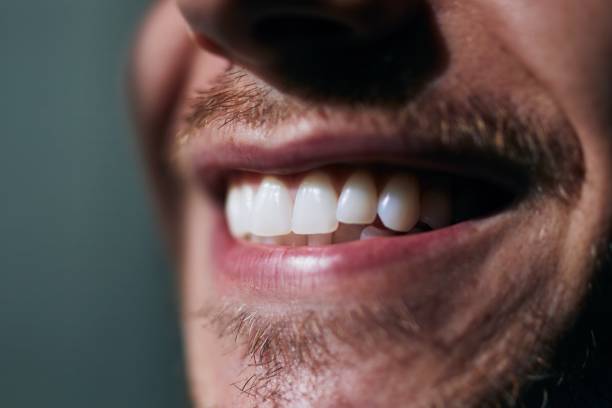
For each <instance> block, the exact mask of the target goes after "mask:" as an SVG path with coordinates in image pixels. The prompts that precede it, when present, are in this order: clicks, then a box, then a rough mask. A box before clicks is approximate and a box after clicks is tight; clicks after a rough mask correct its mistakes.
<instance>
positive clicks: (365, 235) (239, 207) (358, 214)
mask: <svg viewBox="0 0 612 408" xmlns="http://www.w3.org/2000/svg"><path fill="white" fill-rule="evenodd" d="M383 187H384V188H383V189H382V191H381V194H380V196H378V194H377V185H376V184H375V182H374V177H373V176H372V175H371V174H370V173H368V172H366V171H361V170H360V171H356V172H354V173H353V174H351V175H350V177H349V178H348V179H347V180H346V182H345V183H344V186H343V188H342V191H341V193H340V197H339V198H338V195H337V193H336V190H335V188H334V184H333V182H332V179H331V177H330V176H329V175H328V174H327V173H325V172H321V171H316V172H311V173H310V174H308V175H306V177H304V179H303V180H302V182H301V183H300V185H299V187H298V188H297V191H296V192H295V200H294V199H293V198H292V196H293V188H294V187H291V188H292V190H291V192H290V190H289V187H288V186H287V185H285V183H284V182H283V181H281V180H280V179H279V178H277V177H273V176H267V177H264V178H263V180H261V183H260V185H259V187H256V186H255V185H254V184H251V183H250V182H248V183H238V184H232V185H230V188H229V190H228V193H227V198H226V203H225V213H226V218H227V224H228V227H229V230H230V232H231V234H232V235H233V236H235V237H238V238H244V239H247V240H251V241H253V242H256V243H260V244H267V245H283V246H289V247H299V246H306V245H308V246H323V245H330V244H332V243H342V242H350V241H356V240H359V239H370V238H374V237H387V236H394V235H397V234H398V233H400V232H401V233H406V232H408V233H418V232H421V230H420V229H418V228H415V226H416V225H417V222H418V221H419V220H420V221H421V222H423V223H425V224H427V225H428V226H429V227H431V228H432V229H437V228H442V227H445V226H447V225H449V224H450V223H451V221H452V213H451V211H452V201H451V197H450V193H449V192H448V191H447V190H446V189H445V188H444V187H440V186H437V187H430V188H427V189H424V190H423V191H422V192H421V191H420V186H419V180H418V179H417V178H416V177H415V176H414V175H412V174H405V173H399V174H395V175H393V176H392V177H391V178H389V179H388V180H387V182H386V183H385V184H384V186H383ZM377 215H378V218H380V220H381V222H382V224H383V225H384V227H382V226H380V227H374V225H373V224H374V223H375V222H376V218H377ZM385 227H386V228H385Z"/></svg>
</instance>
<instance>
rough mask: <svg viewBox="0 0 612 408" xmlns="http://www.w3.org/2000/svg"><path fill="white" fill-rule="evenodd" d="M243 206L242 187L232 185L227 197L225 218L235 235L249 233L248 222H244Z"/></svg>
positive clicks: (239, 235)
mask: <svg viewBox="0 0 612 408" xmlns="http://www.w3.org/2000/svg"><path fill="white" fill-rule="evenodd" d="M241 207H242V187H241V186H238V185H232V186H231V187H230V188H229V191H228V193H227V198H226V199H225V219H226V220H227V225H228V227H229V230H230V233H231V234H232V236H234V237H242V236H244V235H246V234H247V233H248V228H246V227H248V224H247V225H245V223H244V214H243V213H242V211H241Z"/></svg>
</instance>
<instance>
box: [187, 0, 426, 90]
mask: <svg viewBox="0 0 612 408" xmlns="http://www.w3.org/2000/svg"><path fill="white" fill-rule="evenodd" d="M178 3H179V7H180V9H181V11H182V13H183V15H184V16H185V18H186V20H187V21H188V23H189V24H190V26H191V28H192V30H193V31H194V33H195V35H196V38H198V40H199V41H198V42H199V43H200V45H202V46H203V47H204V48H206V49H207V50H208V51H212V52H214V53H217V54H221V55H223V56H224V57H226V58H228V59H229V60H231V61H233V62H235V63H236V64H238V65H241V66H243V67H245V68H247V69H248V70H250V71H251V72H253V73H255V74H256V75H257V76H259V77H260V78H263V79H264V80H267V81H268V82H269V83H272V84H273V85H276V86H277V87H282V86H283V85H287V84H291V83H294V84H295V83H297V82H300V83H305V82H308V83H309V84H311V85H312V84H316V83H321V84H323V85H322V86H324V87H325V85H324V83H327V84H329V83H334V84H336V85H337V84H338V81H340V82H342V81H343V79H345V76H346V71H347V70H348V71H350V74H349V76H351V75H355V72H362V73H363V72H366V71H368V70H367V69H364V62H365V61H366V60H367V58H368V56H371V54H376V53H378V55H377V59H376V60H374V61H372V63H373V64H377V65H379V64H383V65H384V62H383V61H384V60H385V59H386V61H387V62H388V60H389V55H392V54H394V53H386V54H387V55H383V53H385V51H384V50H385V49H386V48H385V47H386V46H387V45H388V44H389V43H391V42H393V41H394V40H397V39H398V37H400V36H399V35H397V33H398V32H400V31H402V30H403V29H405V28H406V27H407V26H410V27H411V28H410V30H411V31H412V32H411V33H408V34H409V35H410V36H409V37H408V38H405V37H404V38H403V39H402V40H401V41H403V43H404V44H409V43H413V44H417V43H419V41H420V42H421V43H419V44H418V48H419V50H418V51H419V52H421V51H423V50H422V48H424V47H423V44H422V42H423V41H427V40H425V39H424V38H422V36H421V34H422V32H423V30H422V28H423V24H422V23H423V22H422V21H416V20H417V19H415V17H416V16H417V15H419V14H422V11H423V7H422V6H423V3H424V2H423V1H417V0H179V1H178ZM417 26H418V27H419V28H418V29H415V27H417ZM417 31H418V34H419V36H417V37H418V38H416V37H415V36H414V35H413V34H414V33H415V32H417ZM395 44H397V41H395ZM408 48H409V47H408ZM406 51H408V52H410V50H409V49H408V50H406ZM378 57H379V58H378ZM420 57H421V58H422V56H420ZM421 62H422V61H421ZM366 65H367V63H366ZM353 85H354V84H353Z"/></svg>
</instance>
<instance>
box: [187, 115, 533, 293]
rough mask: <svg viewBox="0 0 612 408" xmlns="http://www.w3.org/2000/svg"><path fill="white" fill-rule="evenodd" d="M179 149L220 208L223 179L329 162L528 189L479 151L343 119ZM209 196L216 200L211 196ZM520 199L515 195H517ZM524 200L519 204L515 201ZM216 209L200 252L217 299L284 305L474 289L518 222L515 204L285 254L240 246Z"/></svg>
mask: <svg viewBox="0 0 612 408" xmlns="http://www.w3.org/2000/svg"><path fill="white" fill-rule="evenodd" d="M198 132H199V134H198V135H196V137H193V138H192V139H191V140H190V143H186V144H184V146H186V147H187V148H186V149H185V150H183V151H184V152H185V153H186V155H187V160H188V166H190V168H191V169H192V170H193V171H195V179H196V182H197V183H203V184H204V186H205V187H206V189H207V191H209V192H213V195H216V196H217V197H218V198H220V200H218V203H220V202H221V200H222V197H223V195H224V190H223V189H224V186H225V185H226V183H225V181H226V179H227V176H229V175H230V174H231V173H233V172H237V171H248V172H261V173H267V174H290V173H296V172H300V171H305V170H308V169H312V168H316V167H322V166H325V165H327V164H335V163H351V164H352V163H358V162H360V161H368V162H387V163H389V162H391V163H394V164H402V165H405V166H413V167H415V168H418V169H419V170H420V169H424V170H432V171H442V172H449V173H455V174H461V175H466V176H475V175H477V176H478V177H479V178H480V179H484V180H488V181H490V182H495V183H497V185H501V187H504V188H506V189H508V190H510V191H514V192H517V191H518V192H522V189H524V188H525V186H526V185H527V184H529V182H528V181H526V180H527V179H528V176H527V175H531V174H530V173H529V172H528V171H527V170H525V169H523V168H522V167H521V163H520V162H511V161H509V160H508V159H506V158H503V157H501V155H500V154H496V153H495V152H493V151H487V150H486V149H483V147H482V146H475V145H470V144H467V145H465V146H464V145H460V146H446V145H444V144H443V143H440V142H439V140H437V139H435V138H432V137H428V136H427V135H422V134H418V133H415V132H406V131H400V130H397V129H391V130H388V131H387V132H384V131H381V129H380V128H369V127H367V126H359V125H358V124H354V123H348V122H346V121H334V122H329V121H316V120H315V121H313V120H310V119H309V118H304V119H302V120H298V121H297V122H293V123H283V124H281V125H279V126H276V127H274V128H273V129H272V130H269V131H267V132H264V131H257V130H255V131H254V130H253V128H252V127H246V126H245V127H241V126H232V127H231V129H230V128H223V127H221V128H210V127H208V128H203V129H199V130H198ZM215 193H216V194H215ZM524 198H525V197H524ZM525 199H527V198H525ZM222 207H223V206H222V205H217V206H213V208H212V211H213V212H214V213H215V216H214V217H213V219H214V220H215V221H214V229H213V232H212V233H213V236H214V237H215V238H214V240H213V243H212V244H211V248H210V253H211V254H212V261H213V266H214V271H215V273H214V275H213V276H214V277H215V280H216V283H217V287H218V290H219V291H220V293H221V294H224V295H227V296H232V295H236V296H237V297H238V298H239V299H241V301H243V300H245V299H246V298H249V297H251V296H252V297H255V298H260V299H264V300H265V301H270V300H271V299H277V300H282V301H283V302H287V301H289V302H291V301H294V300H296V299H301V300H302V301H313V302H317V301H324V302H325V303H329V302H330V299H344V300H347V301H351V300H354V299H356V297H358V298H360V299H362V300H363V299H366V298H373V297H374V298H376V297H380V296H385V294H388V295H389V296H395V295H397V294H398V293H400V294H401V295H402V296H408V297H413V298H415V299H423V298H428V297H429V298H431V296H428V295H427V294H430V295H431V294H436V296H439V294H440V293H444V292H445V291H447V290H454V289H455V288H456V287H457V285H460V284H464V283H466V282H469V281H474V280H475V279H476V278H475V276H476V275H477V274H478V273H481V271H482V270H483V269H486V268H483V265H484V263H485V262H486V260H487V255H488V254H489V253H491V252H495V251H496V250H497V249H499V247H500V246H501V244H500V243H501V242H502V241H503V236H504V235H505V234H507V233H509V232H510V231H512V230H513V229H512V225H516V224H515V222H517V221H519V220H518V219H517V217H520V213H521V208H523V207H521V206H510V207H509V208H506V209H505V210H504V211H502V212H498V213H497V214H494V215H491V216H488V217H486V218H482V219H474V220H468V221H464V222H461V223H459V224H455V225H452V226H450V227H446V228H443V229H439V230H434V231H430V232H425V233H420V234H414V235H404V236H399V237H385V238H376V239H371V240H366V241H353V242H349V243H344V244H336V245H329V246H324V247H302V248H289V247H281V246H266V245H257V244H253V243H247V242H244V241H240V240H236V239H234V238H233V237H232V236H231V235H230V234H229V231H228V228H227V225H226V221H225V217H224V214H223V210H222Z"/></svg>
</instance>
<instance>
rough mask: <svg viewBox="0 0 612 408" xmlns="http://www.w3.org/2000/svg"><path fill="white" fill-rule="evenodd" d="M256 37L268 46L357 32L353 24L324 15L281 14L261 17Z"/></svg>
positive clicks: (345, 36) (332, 38) (254, 32)
mask: <svg viewBox="0 0 612 408" xmlns="http://www.w3.org/2000/svg"><path fill="white" fill-rule="evenodd" d="M252 35H253V38H254V39H255V40H256V41H258V42H260V43H262V44H265V45H268V46H282V45H290V44H292V45H296V43H299V44H304V43H321V42H323V41H330V42H333V43H337V42H338V41H342V40H348V39H350V38H353V37H354V36H355V35H356V30H355V29H354V28H353V27H351V26H350V25H348V24H346V23H344V22H342V21H339V20H335V19H330V18H326V17H323V16H310V15H288V14H277V15H273V16H266V17H264V18H261V19H259V20H258V21H257V22H256V23H255V24H254V25H253V29H252Z"/></svg>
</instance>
